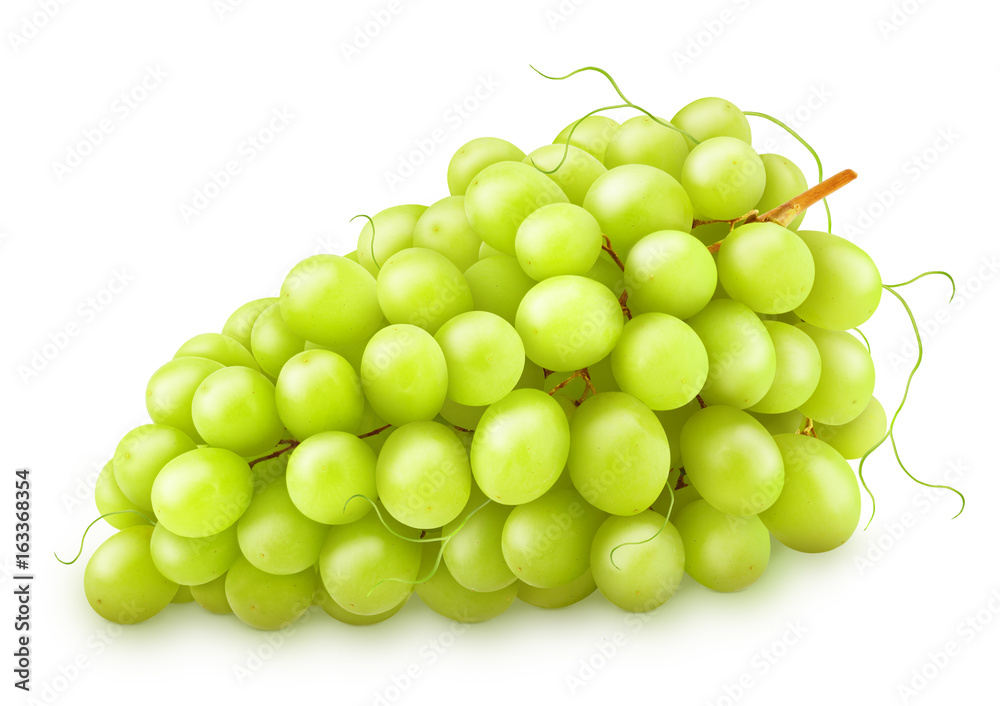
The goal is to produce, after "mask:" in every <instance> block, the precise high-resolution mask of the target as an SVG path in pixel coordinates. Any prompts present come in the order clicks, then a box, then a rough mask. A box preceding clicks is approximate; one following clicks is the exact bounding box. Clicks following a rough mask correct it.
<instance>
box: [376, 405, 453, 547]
mask: <svg viewBox="0 0 1000 706" xmlns="http://www.w3.org/2000/svg"><path fill="white" fill-rule="evenodd" d="M375 485H376V487H377V488H378V496H379V498H380V499H381V500H382V503H383V504H384V505H385V508H386V510H388V511H389V513H390V514H391V515H392V516H393V517H395V518H396V519H397V520H399V521H400V522H402V523H403V524H405V525H408V526H409V527H415V528H418V529H432V528H434V527H441V526H442V525H444V524H447V523H448V522H451V521H452V520H453V519H455V518H456V517H458V514H459V513H460V512H461V511H462V508H463V507H465V503H466V502H468V500H469V492H470V489H471V486H472V471H471V469H470V467H469V457H468V455H467V454H466V452H465V447H464V446H463V445H462V442H461V441H459V440H458V437H457V436H455V433H454V432H453V431H452V430H451V429H449V428H448V427H446V426H444V425H443V424H438V423H437V422H411V423H409V424H406V425H403V426H401V427H400V428H399V429H396V430H395V431H393V432H392V435H391V436H389V438H388V439H386V441H385V446H383V447H382V452H381V453H380V454H379V457H378V463H377V464H376V466H375Z"/></svg>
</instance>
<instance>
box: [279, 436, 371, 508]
mask: <svg viewBox="0 0 1000 706" xmlns="http://www.w3.org/2000/svg"><path fill="white" fill-rule="evenodd" d="M375 458H376V457H375V452H374V451H373V450H372V449H371V447H370V446H368V444H366V443H365V441H364V440H362V439H359V438H358V437H356V436H354V435H353V434H348V433H346V432H342V431H324V432H320V433H319V434H314V435H312V436H310V437H309V438H308V439H306V440H305V441H303V442H302V443H301V444H299V445H298V446H297V447H295V450H294V451H292V454H291V456H290V457H289V459H288V470H287V471H286V472H285V482H286V485H287V488H288V495H289V497H290V498H291V500H292V502H293V503H295V507H297V508H298V509H299V512H301V513H302V514H303V515H305V516H306V517H308V518H310V519H311V520H315V521H316V522H320V523H322V524H325V525H346V524H350V523H351V522H354V521H356V520H359V519H360V518H362V517H364V516H365V515H367V514H368V513H369V511H370V510H371V505H369V504H368V503H366V502H365V501H364V500H360V499H359V500H354V501H351V502H350V503H348V500H350V499H351V498H352V497H353V496H355V495H364V496H365V497H367V498H369V499H370V500H372V501H374V500H375V499H376V498H377V497H378V491H377V489H376V486H375Z"/></svg>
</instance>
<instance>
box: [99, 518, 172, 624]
mask: <svg viewBox="0 0 1000 706" xmlns="http://www.w3.org/2000/svg"><path fill="white" fill-rule="evenodd" d="M152 534H153V528H152V527H151V526H150V525H136V526H135V527H127V528H126V529H123V530H122V531H120V532H118V533H117V534H114V535H112V536H111V537H110V538H108V539H107V540H106V541H105V542H104V544H102V545H101V546H99V547H98V548H97V551H95V552H94V555H93V556H92V557H90V561H88V562H87V569H86V571H85V572H84V574H83V589H84V592H85V593H86V595H87V602H88V603H90V607H91V608H93V609H94V612H96V613H97V614H98V615H100V616H101V617H102V618H104V619H105V620H110V621H111V622H113V623H119V624H121V625H131V624H133V623H141V622H142V621H144V620H149V619H150V618H152V617H153V616H154V615H156V614H157V613H159V612H160V611H161V610H163V609H164V608H166V607H167V605H168V604H169V603H170V601H171V600H172V599H173V597H174V595H176V593H177V588H178V586H177V584H176V583H175V582H173V581H171V580H170V579H168V578H166V577H164V576H163V575H162V574H161V573H160V572H159V571H157V570H156V565H155V564H153V558H152V556H150V553H149V540H150V537H151V536H152Z"/></svg>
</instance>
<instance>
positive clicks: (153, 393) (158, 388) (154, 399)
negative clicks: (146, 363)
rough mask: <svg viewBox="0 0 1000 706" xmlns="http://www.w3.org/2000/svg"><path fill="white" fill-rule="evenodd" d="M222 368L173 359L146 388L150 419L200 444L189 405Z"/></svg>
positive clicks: (200, 361)
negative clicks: (202, 387) (199, 389)
mask: <svg viewBox="0 0 1000 706" xmlns="http://www.w3.org/2000/svg"><path fill="white" fill-rule="evenodd" d="M222 368H223V365H222V363H218V362H216V361H214V360H209V359H208V358H195V357H193V356H185V357H182V358H174V359H173V360H171V361H169V362H168V363H166V364H165V365H163V366H161V367H160V368H159V369H158V370H157V371H156V372H155V373H153V376H152V377H151V378H149V384H148V385H146V411H147V412H149V418H150V419H152V420H153V421H154V422H156V423H157V424H165V425H167V426H171V427H174V428H176V429H180V430H181V431H182V432H184V433H185V434H187V435H188V437H190V438H191V439H192V440H193V441H194V442H196V443H202V441H203V439H202V438H201V436H200V435H199V434H198V430H197V429H195V428H194V421H192V419H191V401H192V400H193V399H194V393H195V391H196V390H197V389H198V388H199V387H200V386H201V383H202V382H204V381H205V378H207V377H208V376H209V375H211V374H212V373H214V372H215V371H217V370H222Z"/></svg>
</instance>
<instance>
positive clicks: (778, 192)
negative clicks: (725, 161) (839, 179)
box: [754, 154, 809, 230]
mask: <svg viewBox="0 0 1000 706" xmlns="http://www.w3.org/2000/svg"><path fill="white" fill-rule="evenodd" d="M760 161H761V162H763V163H764V173H765V175H766V179H765V182H764V193H763V194H761V195H760V201H758V202H757V205H756V206H754V209H756V210H757V211H759V212H760V213H767V212H768V211H770V210H771V209H772V208H777V207H778V206H780V205H781V204H783V203H785V202H787V201H791V200H792V199H793V198H795V197H796V196H798V195H799V194H802V193H804V192H805V191H807V190H808V189H809V182H808V181H806V176H805V174H803V173H802V170H801V169H799V168H798V167H797V166H796V165H795V163H794V162H792V161H791V160H790V159H786V158H785V157H782V156H781V155H777V154H762V155H760ZM805 217H806V212H805V211H802V213H800V214H799V215H797V216H796V217H795V219H794V220H793V221H792V222H791V223H789V224H788V228H789V230H798V227H799V226H800V225H801V224H802V220H803V219H804V218H805Z"/></svg>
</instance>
